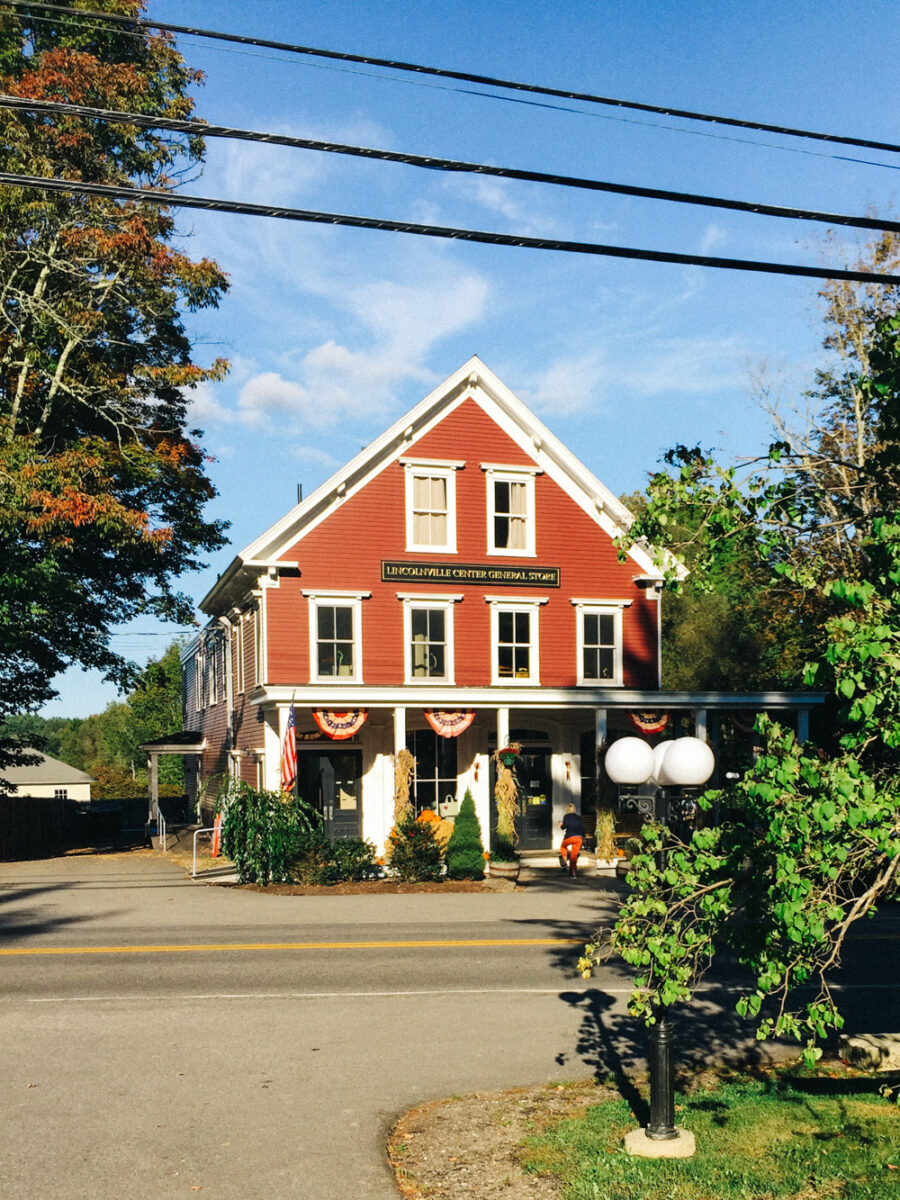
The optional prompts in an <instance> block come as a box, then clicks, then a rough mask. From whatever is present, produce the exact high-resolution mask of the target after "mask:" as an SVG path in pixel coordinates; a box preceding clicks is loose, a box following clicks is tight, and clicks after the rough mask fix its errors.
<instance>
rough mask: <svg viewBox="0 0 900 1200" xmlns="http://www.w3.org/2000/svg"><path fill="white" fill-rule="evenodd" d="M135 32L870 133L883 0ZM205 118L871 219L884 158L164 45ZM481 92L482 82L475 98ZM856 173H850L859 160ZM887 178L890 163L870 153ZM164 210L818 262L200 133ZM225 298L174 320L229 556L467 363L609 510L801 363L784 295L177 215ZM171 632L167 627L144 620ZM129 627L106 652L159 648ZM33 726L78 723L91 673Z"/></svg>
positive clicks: (186, 15)
mask: <svg viewBox="0 0 900 1200" xmlns="http://www.w3.org/2000/svg"><path fill="white" fill-rule="evenodd" d="M148 10H149V15H150V16H151V17H156V18H158V19H159V20H162V21H173V22H177V23H179V24H183V25H197V26H202V27H206V28H215V29H219V30H225V31H228V32H235V33H242V34H248V35H255V36H259V37H265V38H271V39H278V40H282V41H287V42H295V43H302V44H305V45H309V46H317V47H324V48H328V49H336V50H346V51H349V52H352V53H358V54H368V55H374V56H378V57H383V58H395V59H402V60H406V61H409V62H420V63H424V64H428V65H433V66H442V67H448V68H451V69H456V70H463V71H467V72H474V73H479V74H484V75H491V76H497V77H502V78H508V79H516V80H522V81H526V82H534V83H539V84H544V85H548V86H551V87H559V88H566V89H572V90H579V91H585V92H592V93H598V94H601V95H606V96H614V97H621V98H623V99H631V100H639V101H642V102H646V103H651V104H658V105H671V106H672V107H677V108H682V109H689V110H694V111H701V112H709V113H720V114H722V115H727V116H734V117H741V118H745V119H751V120H757V121H763V122H768V123H773V124H783V125H790V126H794V127H798V128H804V129H811V130H823V131H829V132H837V133H846V134H852V135H855V136H862V137H867V138H873V139H878V140H883V141H896V140H897V123H896V113H897V98H898V97H897V75H896V46H897V43H898V32H900V13H898V6H897V4H896V2H895V0H866V3H859V2H856V3H853V2H852V0H851V2H849V3H848V2H844V3H836V2H835V0H816V2H814V0H794V2H793V3H787V4H786V3H784V0H781V2H780V3H776V2H774V0H746V2H744V3H742V4H734V3H726V2H722V0H719V2H716V0H693V2H692V3H691V4H685V3H684V0H677V2H676V0H656V2H651V0H627V2H626V0H619V2H608V0H594V2H591V0H562V2H550V3H547V2H544V3H539V2H537V0H504V2H502V3H501V2H497V0H481V2H474V0H454V2H453V3H450V2H448V0H430V2H429V3H427V4H418V5H412V4H403V3H398V2H397V0H345V2H343V3H333V2H329V0H305V2H304V3H303V4H302V5H300V4H297V3H296V0H267V2H266V0H256V2H254V0H250V2H246V0H245V2H244V3H236V2H232V0H218V3H217V4H215V5H210V4H209V3H207V2H205V0H149V3H148ZM179 44H180V46H181V49H182V53H183V54H184V56H185V58H186V59H187V61H188V62H190V63H191V64H192V65H194V66H198V67H200V68H201V69H202V70H203V71H204V72H205V73H206V84H205V86H204V87H203V88H201V89H200V90H199V92H198V101H197V111H198V114H199V115H200V116H202V117H204V118H206V119H207V120H208V121H210V122H213V123H217V124H226V125H229V124H230V125H234V126H240V127H244V128H251V129H261V130H262V129H266V130H273V131H277V132H280V133H288V134H292V135H295V136H306V137H315V138H322V139H331V140H335V141H343V142H350V143H355V144H359V145H368V146H375V147H383V148H389V149H394V150H405V151H410V152H413V153H418V154H433V155H438V156H443V157H447V158H458V159H467V160H470V161H479V162H488V163H494V164H500V165H506V166H517V167H523V168H528V169H533V170H540V171H547V172H557V173H560V174H568V175H582V176H586V177H593V178H599V179H607V180H613V181H617V182H625V183H636V184H641V185H646V186H651V187H659V188H667V189H672V190H681V191H687V192H698V193H706V194H710V195H721V196H728V197H736V198H741V199H752V200H758V201H760V202H764V203H770V204H782V205H789V206H796V207H804V208H813V209H821V210H826V211H834V212H855V213H864V212H866V211H867V210H874V211H877V212H878V213H880V214H882V215H887V214H889V213H891V214H892V215H896V194H897V188H898V184H900V174H898V171H897V168H898V166H900V160H898V159H897V158H896V156H895V157H894V159H893V161H892V159H891V156H889V155H886V154H879V153H878V152H874V151H873V152H870V151H865V150H855V149H852V148H848V147H840V146H829V145H827V144H824V143H817V142H810V141H801V140H798V139H790V138H779V137H776V136H775V135H771V134H765V133H758V132H753V131H743V130H737V129H729V128H727V127H717V126H711V125H705V124H704V125H700V124H696V123H690V122H686V121H683V120H676V119H672V118H666V117H659V116H654V115H652V114H642V113H636V112H629V111H626V110H621V109H610V108H599V107H594V106H588V105H583V104H577V103H573V102H568V101H558V102H557V101H554V100H552V99H548V98H542V97H530V98H529V99H530V100H531V101H532V103H522V102H521V101H522V100H523V99H526V98H525V97H521V96H519V97H518V98H517V99H515V98H514V99H510V94H509V93H496V94H495V95H492V96H489V97H484V96H476V95H473V94H472V93H473V92H474V91H476V90H478V89H475V88H473V87H472V86H471V85H467V84H457V83H454V82H453V81H448V80H437V79H426V78H422V77H410V76H401V75H395V74H391V73H389V72H386V71H384V70H380V69H378V68H374V67H365V66H356V65H353V64H339V63H333V62H327V61H325V60H321V59H318V60H317V59H308V58H300V57H297V56H291V55H286V54H281V53H277V52H273V51H264V50H254V49H251V48H239V47H236V46H229V45H226V44H223V43H215V42H208V41H203V40H201V39H198V38H193V37H187V36H184V37H180V38H179ZM482 90H484V91H490V90H491V89H482ZM860 160H863V161H860ZM878 164H889V165H878ZM185 190H186V191H189V192H193V193H194V194H199V195H206V196H217V197H227V198H230V199H241V200H251V201H256V202H260V203H275V204H284V205H290V206H295V207H301V208H309V209H320V210H325V211H334V212H344V213H356V214H362V215H368V216H379V217H385V218H393V219H398V220H409V221H416V222H423V223H433V224H441V225H458V226H463V227H468V228H473V229H486V230H496V231H499V232H503V233H520V234H522V233H524V234H530V235H534V236H544V237H550V238H560V239H571V240H582V241H595V242H605V243H612V244H619V245H625V246H637V247H643V248H650V249H668V250H675V251H680V252H683V253H701V254H702V253H709V254H715V255H720V256H726V257H742V258H754V259H766V260H773V261H784V262H808V263H820V262H823V261H827V262H829V263H831V264H836V263H840V264H841V265H843V262H844V261H845V260H848V261H849V260H852V259H853V258H854V257H855V252H856V251H855V247H857V246H858V245H860V244H861V243H862V242H863V241H864V240H865V237H864V235H859V237H857V235H856V234H854V233H852V232H849V231H844V232H840V233H838V234H837V235H836V236H835V239H834V245H833V247H832V249H831V250H830V251H826V250H825V249H823V245H822V239H823V236H824V232H825V230H824V227H823V226H819V225H810V224H808V223H805V222H796V221H782V220H776V219H774V218H764V217H759V216H755V215H750V214H738V213H729V212H726V211H717V210H711V209H701V208H689V207H686V206H683V205H674V204H663V203H660V202H657V201H650V200H642V199H637V198H628V197H616V196H609V195H602V194H589V193H580V192H579V193H576V192H570V191H568V190H563V189H559V188H550V187H546V186H542V185H538V184H529V183H517V182H512V181H501V180H496V179H494V180H491V179H487V178H475V177H472V176H454V175H448V174H445V173H440V172H431V171H423V170H419V169H415V168H411V167H406V166H400V165H394V164H389V163H369V162H362V161H360V160H356V159H348V158H341V157H337V156H334V155H322V154H316V153H313V152H307V151H298V150H291V149H286V148H279V147H268V146H261V145H251V144H248V143H239V142H225V141H217V140H210V141H209V142H208V148H207V162H206V167H205V170H204V173H203V175H202V177H201V178H199V179H197V180H195V181H194V182H192V183H190V184H188V185H187V186H186V187H185ZM180 229H181V230H182V231H183V233H184V235H185V240H184V244H185V246H186V247H187V248H188V249H189V251H190V252H191V253H192V254H193V255H195V256H200V255H209V256H211V257H214V258H215V259H216V260H217V261H218V262H219V264H220V265H221V266H222V267H223V268H224V270H225V271H226V272H228V274H229V276H230V279H231V290H230V292H229V294H228V296H227V297H226V298H225V301H224V303H223V304H222V306H221V307H220V308H219V309H218V310H216V311H211V312H205V313H200V314H197V315H196V316H192V317H190V319H189V322H188V325H189V328H190V330H191V332H192V334H193V336H194V337H195V339H196V342H197V356H198V359H200V360H207V359H209V358H212V357H214V356H216V355H224V356H226V357H228V358H229V359H230V360H231V363H232V370H231V374H230V375H229V377H228V379H227V380H226V381H224V382H223V383H220V384H216V385H211V386H207V387H203V388H202V389H200V390H199V391H198V392H197V393H196V394H195V396H194V399H193V402H192V415H193V418H194V423H195V424H197V425H198V426H199V427H200V428H202V429H203V430H204V431H205V436H204V444H205V446H206V448H207V450H208V452H209V453H210V454H211V455H212V456H214V458H215V461H214V462H213V463H212V464H211V465H210V474H211V477H212V479H213V481H214V483H215V485H216V487H217V489H218V491H219V496H218V498H217V500H216V501H215V503H214V505H213V511H214V513H215V515H217V516H221V517H223V518H225V519H227V520H229V521H230V522H231V530H230V536H231V539H232V544H231V546H230V547H229V548H227V549H225V550H223V551H221V552H220V553H219V554H217V555H215V556H213V557H212V559H211V561H210V564H209V568H208V569H207V570H206V571H204V572H203V573H200V574H197V575H194V576H192V577H190V578H186V579H185V580H183V587H184V590H185V591H187V592H188V593H189V594H190V595H191V596H193V597H194V598H195V599H199V598H200V597H202V596H203V595H204V594H205V592H206V591H207V590H208V588H209V586H210V585H211V583H212V582H213V580H214V579H215V576H216V574H217V573H218V572H219V571H221V570H222V569H223V567H224V566H225V565H226V563H227V562H228V561H229V560H230V558H231V557H232V556H233V554H234V553H235V552H236V551H238V550H240V549H241V548H242V547H243V546H244V545H246V544H247V543H248V542H250V541H251V540H252V539H253V538H255V537H256V536H257V535H258V534H259V533H261V532H262V531H263V530H264V529H265V528H267V527H268V526H269V525H270V524H272V523H273V522H274V521H276V520H277V519H278V518H279V517H280V516H281V515H282V514H283V513H284V512H285V511H286V510H287V509H288V508H290V507H291V506H292V505H293V504H294V503H295V501H296V495H297V484H298V483H302V485H303V488H304V493H305V494H308V493H309V492H310V491H311V490H312V489H313V488H314V487H316V486H317V485H318V484H319V483H321V482H322V481H323V480H324V479H325V478H327V477H328V476H329V475H331V474H332V473H333V472H334V471H335V470H336V469H337V468H338V467H340V465H341V464H342V463H344V462H346V461H347V460H348V459H349V458H351V457H352V456H353V455H354V454H356V453H357V452H358V451H359V450H360V449H361V447H363V446H364V445H366V444H367V443H368V442H369V441H371V440H372V439H373V438H374V437H376V436H377V435H378V434H379V433H380V432H381V431H382V430H383V429H384V428H385V426H386V425H387V424H388V423H390V422H391V421H393V420H395V419H396V418H397V417H398V416H399V415H400V414H401V413H403V412H404V411H405V410H406V409H407V408H409V407H411V406H412V405H413V404H414V403H416V402H417V401H418V400H419V399H421V397H422V396H424V395H425V394H426V393H427V392H428V391H430V390H431V388H432V387H434V386H435V384H437V383H438V382H440V381H441V380H442V379H443V378H445V377H446V376H447V375H449V374H450V373H451V372H452V371H454V370H455V369H456V368H457V367H458V366H460V365H461V363H462V362H464V361H465V360H466V359H467V358H468V357H469V356H470V355H471V354H478V355H479V356H480V357H481V358H482V359H483V361H484V362H485V363H486V364H487V365H488V366H489V367H490V368H491V369H492V370H494V371H495V372H496V373H497V374H498V375H499V376H500V377H501V378H502V379H503V380H504V382H505V383H506V384H508V386H510V387H511V388H512V389H513V391H515V392H516V393H517V394H518V395H519V396H520V397H521V398H522V399H523V400H524V401H525V402H526V403H528V404H529V405H531V406H532V407H533V408H534V409H535V411H536V412H537V413H538V414H539V416H540V417H541V418H542V420H544V421H545V422H546V423H547V424H548V425H549V426H550V427H551V429H552V430H553V431H554V432H555V433H556V434H557V435H558V436H559V437H560V438H561V439H562V440H563V441H564V442H565V443H567V444H568V445H569V446H570V447H571V448H572V449H573V450H575V452H576V453H577V454H578V455H579V456H580V457H581V458H582V460H583V461H584V462H585V463H586V464H587V466H589V467H590V468H591V469H592V470H593V471H594V472H595V473H596V474H597V475H598V476H599V477H600V478H601V479H602V480H603V481H604V483H606V484H607V486H608V487H610V488H611V489H612V490H613V491H614V492H616V493H623V492H629V491H634V490H637V489H640V488H642V487H643V485H644V482H645V480H646V476H647V473H648V472H649V471H650V470H651V469H652V468H653V467H654V464H655V463H656V462H657V460H658V459H659V457H660V455H661V453H662V452H663V451H664V450H665V449H666V448H667V447H668V446H670V445H672V444H674V443H675V442H684V443H688V444H693V443H696V442H701V443H702V444H704V445H706V446H710V447H717V448H719V449H720V450H721V451H722V452H723V454H726V455H729V456H733V457H737V456H742V455H752V454H755V453H757V452H758V451H759V450H760V449H761V448H762V447H763V446H764V445H765V443H766V440H767V433H768V422H767V419H766V418H765V416H764V414H763V413H762V411H761V409H760V407H759V403H758V400H757V398H756V396H755V394H754V383H753V380H754V379H755V378H757V377H758V375H759V373H760V371H761V369H765V371H766V372H767V373H768V378H769V380H770V382H771V383H772V385H773V392H774V394H779V395H781V396H782V397H783V400H784V402H785V403H789V402H791V401H792V400H799V401H801V402H802V393H803V388H804V386H805V384H806V383H807V382H808V381H809V380H810V379H811V374H812V371H813V369H814V367H815V365H816V363H817V362H819V361H820V360H821V351H820V348H819V347H820V341H821V336H822V332H821V325H820V320H819V313H820V308H819V302H818V300H817V297H816V284H815V282H814V281H808V280H807V281H804V280H796V279H790V278H787V277H776V276H762V275H760V276H756V275H747V274H744V273H738V272H730V271H713V270H709V269H704V268H699V267H683V266H675V265H664V264H654V263H641V262H627V261H619V260H614V259H605V258H593V257H591V258H588V257H581V256H574V255H567V254H557V253H547V252H541V251H536V250H523V249H512V248H506V247H490V246H475V245H464V244H460V243H452V242H444V241H434V240H430V239H424V238H417V237H412V236H408V235H402V234H392V233H385V232H376V231H367V230H353V229H339V228H334V227H319V226H308V225H301V224H296V223H293V222H283V221H275V220H270V221H267V220H261V219H258V218H251V217H242V216H232V215H226V214H213V213H200V212H185V213H183V214H182V215H181V218H180ZM170 632H171V631H170ZM167 640H168V639H167V636H166V631H165V630H163V629H162V628H161V627H159V626H155V625H154V624H153V623H152V622H151V621H150V620H149V619H144V620H143V621H139V622H136V623H134V624H133V625H132V626H130V627H129V628H128V629H127V630H124V631H122V632H121V634H120V635H118V636H117V639H116V642H115V645H116V646H117V648H118V649H120V650H123V651H124V652H126V653H128V654H129V655H131V656H133V657H134V658H135V659H137V660H138V661H142V660H143V659H146V657H147V656H148V655H149V654H153V655H157V654H159V653H161V652H162V650H163V649H164V648H165V646H166V645H167ZM57 683H58V686H59V689H60V697H59V699H58V700H56V701H54V702H52V703H51V704H50V705H48V706H47V707H46V708H45V709H44V710H43V711H44V713H45V715H65V716H84V715H87V714H88V713H91V712H97V711H100V710H101V709H102V708H103V707H104V705H105V704H106V703H107V702H109V701H110V700H113V699H116V693H115V690H114V689H113V688H112V687H110V686H109V685H104V684H102V682H101V681H100V680H99V678H98V677H96V676H95V675H94V674H91V673H84V672H80V671H70V672H68V673H67V674H66V675H65V676H63V677H61V678H60V680H58V681H57Z"/></svg>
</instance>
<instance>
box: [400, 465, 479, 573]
mask: <svg viewBox="0 0 900 1200" xmlns="http://www.w3.org/2000/svg"><path fill="white" fill-rule="evenodd" d="M401 462H402V463H403V466H404V468H405V472H406V549H407V550H414V551H425V552H426V553H431V552H437V551H440V552H443V553H445V554H455V553H456V471H457V470H458V469H459V468H460V467H462V466H463V465H464V464H463V463H461V462H445V461H443V460H441V461H437V460H435V461H433V462H432V461H430V460H426V459H421V460H416V459H401Z"/></svg>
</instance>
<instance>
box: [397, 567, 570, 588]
mask: <svg viewBox="0 0 900 1200" xmlns="http://www.w3.org/2000/svg"><path fill="white" fill-rule="evenodd" d="M381 578H382V581H383V582H384V583H475V584H483V583H489V584H492V585H494V586H504V585H505V586H507V587H553V588H558V587H559V567H511V566H510V567H500V566H493V565H490V566H478V565H474V564H472V563H433V562H421V563H419V562H382V564H381Z"/></svg>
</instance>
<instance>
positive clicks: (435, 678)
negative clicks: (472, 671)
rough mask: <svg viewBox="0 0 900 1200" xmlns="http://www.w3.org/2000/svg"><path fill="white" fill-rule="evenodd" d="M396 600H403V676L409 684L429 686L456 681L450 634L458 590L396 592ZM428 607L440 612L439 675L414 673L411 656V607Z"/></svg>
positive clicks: (454, 659)
mask: <svg viewBox="0 0 900 1200" xmlns="http://www.w3.org/2000/svg"><path fill="white" fill-rule="evenodd" d="M397 599H398V600H402V602H403V678H404V683H406V684H409V685H410V686H411V687H423V686H424V687H429V686H433V685H435V684H442V685H446V684H453V683H455V681H456V655H455V645H454V636H453V605H454V604H458V603H459V601H460V600H462V593H461V592H460V593H455V594H454V595H445V594H441V595H437V596H435V595H425V594H422V593H415V592H398V593H397ZM421 608H429V609H436V610H438V611H440V612H443V614H444V668H445V673H444V674H443V675H425V676H423V675H414V674H413V661H412V658H413V655H412V614H413V610H415V609H421Z"/></svg>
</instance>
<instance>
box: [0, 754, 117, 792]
mask: <svg viewBox="0 0 900 1200" xmlns="http://www.w3.org/2000/svg"><path fill="white" fill-rule="evenodd" d="M26 753H28V754H32V755H34V757H35V758H37V759H39V760H40V761H39V762H36V763H34V764H33V765H32V766H30V767H27V766H24V765H21V764H20V765H18V766H11V767H4V768H3V778H4V779H5V780H6V782H7V783H11V784H14V785H15V786H16V787H24V786H25V785H27V784H30V783H44V784H51V783H52V784H64V783H96V782H97V781H96V779H94V777H93V775H88V773H87V772H86V771H79V769H78V768H77V767H70V766H69V764H68V763H64V762H60V761H59V759H58V758H51V757H50V755H49V754H41V752H40V751H39V750H32V749H31V748H30V747H29V748H28V749H27V750H26Z"/></svg>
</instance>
